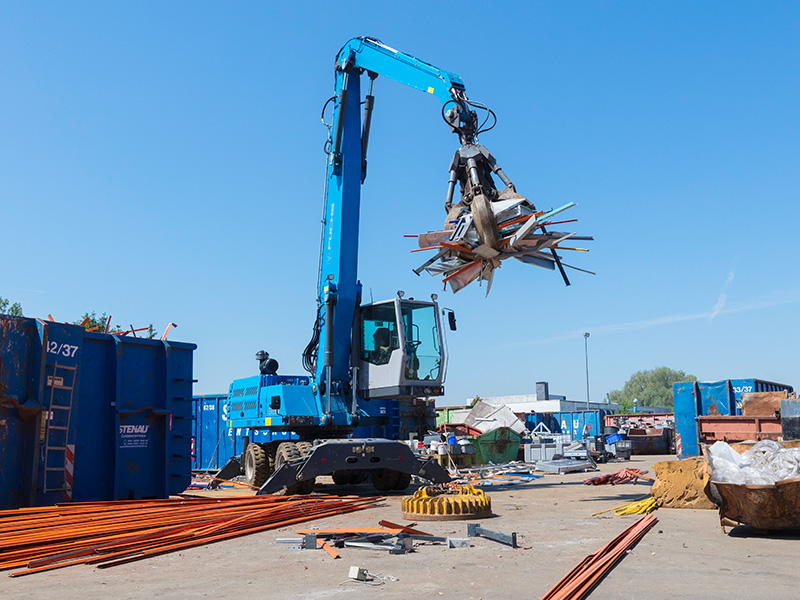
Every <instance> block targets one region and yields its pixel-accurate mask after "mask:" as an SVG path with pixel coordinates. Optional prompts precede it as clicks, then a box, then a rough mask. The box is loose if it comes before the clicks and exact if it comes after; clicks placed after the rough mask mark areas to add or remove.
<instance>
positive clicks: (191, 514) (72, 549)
mask: <svg viewBox="0 0 800 600" xmlns="http://www.w3.org/2000/svg"><path fill="white" fill-rule="evenodd" d="M380 500H381V498H379V497H365V498H336V497H331V496H319V497H317V496H315V497H314V498H298V497H276V496H255V497H252V498H226V499H222V500H217V499H211V498H184V499H181V500H136V501H133V500H131V501H128V500H115V501H110V502H86V503H74V504H73V503H69V504H62V505H57V506H53V507H37V508H21V509H17V510H8V511H0V571H2V570H6V569H14V568H17V569H19V568H23V570H20V571H14V572H12V573H11V576H12V577H18V576H21V575H30V574H32V573H39V572H41V571H49V570H51V569H59V568H62V567H67V566H70V565H77V564H92V565H96V567H97V568H98V569H103V568H106V567H114V566H117V565H122V564H126V563H129V562H133V561H137V560H142V559H145V558H149V557H152V556H159V555H162V554H167V553H169V552H175V551H176V550H185V549H187V548H193V547H196V546H205V545H207V544H210V543H212V542H218V541H221V540H226V539H230V538H234V537H238V536H242V535H248V534H251V533H256V532H259V531H266V530H268V529H278V528H280V527H285V526H287V525H289V524H293V523H299V522H302V521H309V520H311V519H317V518H320V517H326V516H332V515H340V514H344V513H348V512H353V511H356V510H361V509H364V508H368V507H371V506H374V505H375V504H377V503H378V502H380Z"/></svg>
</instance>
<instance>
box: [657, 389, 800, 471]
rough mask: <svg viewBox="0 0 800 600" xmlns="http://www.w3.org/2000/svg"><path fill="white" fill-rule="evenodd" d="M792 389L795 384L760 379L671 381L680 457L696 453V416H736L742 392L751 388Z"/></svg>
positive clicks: (739, 407) (770, 390) (740, 405)
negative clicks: (672, 382)
mask: <svg viewBox="0 0 800 600" xmlns="http://www.w3.org/2000/svg"><path fill="white" fill-rule="evenodd" d="M781 390H786V391H787V392H789V393H791V392H792V391H794V390H793V388H792V386H790V385H784V384H782V383H773V382H771V381H764V380H761V379H723V380H721V381H710V382H700V381H684V382H678V383H674V384H673V385H672V395H673V400H674V407H675V433H676V436H675V438H676V446H677V451H678V457H679V458H685V457H687V456H697V455H698V454H699V446H698V434H699V431H698V428H697V417H701V416H706V415H708V416H715V415H720V416H736V415H741V414H742V394H743V393H751V392H777V391H781Z"/></svg>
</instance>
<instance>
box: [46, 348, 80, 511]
mask: <svg viewBox="0 0 800 600" xmlns="http://www.w3.org/2000/svg"><path fill="white" fill-rule="evenodd" d="M47 366H48V367H52V369H53V371H52V373H51V374H48V376H47V385H48V386H49V387H50V404H49V407H48V409H47V413H46V415H45V420H46V426H45V427H44V442H45V446H44V485H43V491H45V492H56V491H63V492H65V493H66V494H67V495H71V492H72V464H73V463H74V457H70V458H69V460H68V459H67V454H68V452H69V453H71V452H72V451H73V449H74V446H72V447H70V445H69V444H67V441H68V436H69V425H70V418H71V416H72V399H73V396H74V393H75V379H76V375H77V371H78V368H77V367H70V366H65V365H59V364H58V363H57V362H55V363H53V364H52V365H47ZM57 390H58V392H57ZM62 390H63V391H62ZM54 423H55V424H54ZM51 456H52V457H53V458H52V463H55V465H56V466H54V465H53V464H52V463H51ZM56 473H58V474H60V475H61V477H58V476H57V475H56Z"/></svg>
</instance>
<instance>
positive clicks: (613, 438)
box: [606, 433, 622, 444]
mask: <svg viewBox="0 0 800 600" xmlns="http://www.w3.org/2000/svg"><path fill="white" fill-rule="evenodd" d="M621 441H622V436H621V435H620V434H618V433H612V434H611V435H609V436H607V437H606V444H616V443H617V442H621Z"/></svg>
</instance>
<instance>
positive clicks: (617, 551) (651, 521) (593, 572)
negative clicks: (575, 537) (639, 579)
mask: <svg viewBox="0 0 800 600" xmlns="http://www.w3.org/2000/svg"><path fill="white" fill-rule="evenodd" d="M656 522H658V519H657V518H656V517H655V515H647V516H645V517H642V518H641V519H639V520H638V521H636V522H635V523H633V524H632V525H631V526H630V527H628V528H627V529H626V530H625V531H623V532H622V533H620V534H619V535H618V536H617V537H615V538H614V539H613V540H611V541H610V542H608V543H607V544H606V545H605V546H603V547H602V548H600V549H599V550H597V551H596V552H594V553H592V554H590V555H589V556H587V557H586V558H584V559H583V560H582V561H581V562H580V563H578V565H577V566H576V567H575V568H574V569H572V571H570V572H569V573H567V575H565V576H564V578H563V579H562V580H561V581H559V582H558V583H557V584H556V585H555V586H554V587H553V588H552V589H551V590H550V591H549V592H547V593H546V594H545V595H544V596H542V599H541V600H580V599H581V598H586V596H588V595H589V592H591V591H592V588H594V586H596V585H597V584H598V583H600V580H601V579H603V577H605V576H606V574H607V573H608V572H609V571H611V569H613V568H614V565H616V564H617V562H619V560H620V559H621V558H622V557H623V556H624V555H625V552H627V551H628V549H629V548H632V547H633V546H634V545H635V544H636V542H638V541H639V540H640V539H642V537H643V536H644V534H645V533H647V532H648V531H649V530H650V528H651V527H652V526H653V525H655V524H656Z"/></svg>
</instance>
